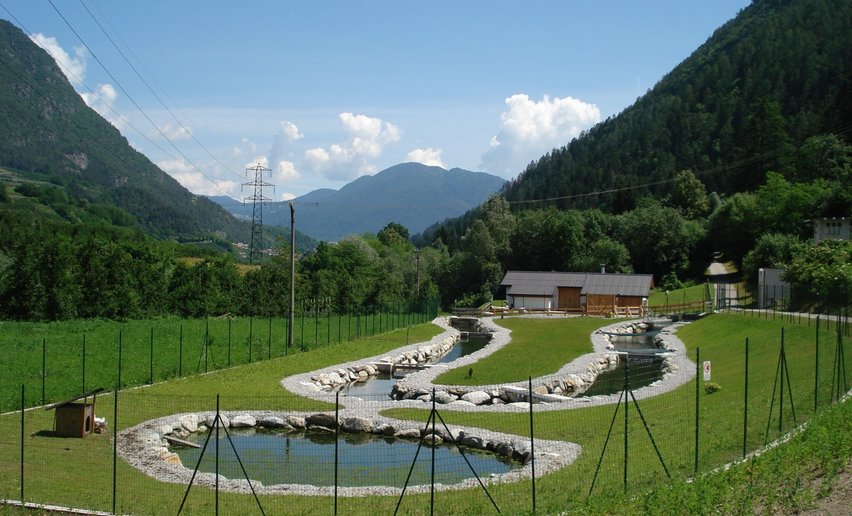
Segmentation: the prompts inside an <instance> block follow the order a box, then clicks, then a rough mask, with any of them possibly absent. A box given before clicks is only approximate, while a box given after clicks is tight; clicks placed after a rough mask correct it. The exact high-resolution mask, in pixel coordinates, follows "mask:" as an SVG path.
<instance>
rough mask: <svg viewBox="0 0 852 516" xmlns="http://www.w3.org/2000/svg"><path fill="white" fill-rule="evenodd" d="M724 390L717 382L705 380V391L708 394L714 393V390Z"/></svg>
mask: <svg viewBox="0 0 852 516" xmlns="http://www.w3.org/2000/svg"><path fill="white" fill-rule="evenodd" d="M721 390H722V386H721V385H719V384H718V383H716V382H705V383H704V392H706V393H707V394H713V393H714V392H719V391H721Z"/></svg>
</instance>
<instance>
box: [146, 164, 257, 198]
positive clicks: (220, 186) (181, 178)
mask: <svg viewBox="0 0 852 516" xmlns="http://www.w3.org/2000/svg"><path fill="white" fill-rule="evenodd" d="M157 166H158V167H160V169H162V170H163V171H164V172H165V173H167V174H168V175H170V176H172V177H173V178H175V179H176V180H177V182H178V183H180V184H181V185H183V187H184V188H186V189H187V190H189V191H190V192H192V193H194V194H196V195H226V194H230V195H231V196H232V197H235V198H236V196H237V195H238V192H239V189H240V185H239V184H237V183H236V182H235V181H230V180H221V179H215V178H214V179H212V180H211V179H208V178H207V177H205V176H204V174H202V173H201V172H200V171H198V170H196V169H195V167H193V166H192V165H190V164H189V163H187V162H186V161H184V160H182V159H176V160H165V161H159V162H157Z"/></svg>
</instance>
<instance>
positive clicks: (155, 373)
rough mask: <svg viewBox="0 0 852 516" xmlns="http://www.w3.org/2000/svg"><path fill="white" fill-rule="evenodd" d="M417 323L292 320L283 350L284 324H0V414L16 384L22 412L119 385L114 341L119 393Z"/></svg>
mask: <svg viewBox="0 0 852 516" xmlns="http://www.w3.org/2000/svg"><path fill="white" fill-rule="evenodd" d="M416 317H417V316H413V315H408V316H402V315H399V314H396V315H391V314H387V313H384V314H381V315H371V316H360V317H359V316H356V315H342V316H338V315H332V316H330V317H304V318H303V317H300V316H297V317H296V319H295V324H294V327H293V333H294V337H293V346H292V347H290V348H287V345H286V344H287V324H288V322H287V319H286V318H260V317H256V318H234V319H231V318H228V317H221V318H209V319H207V320H205V319H177V318H164V319H154V320H133V321H126V322H115V321H103V320H74V321H60V322H51V323H30V322H9V321H3V322H0V350H2V352H3V360H2V361H0V412H3V411H7V410H15V409H18V408H20V403H21V385H26V405H27V406H35V405H39V404H41V403H42V402H43V401H46V402H51V401H60V400H63V399H67V398H70V397H72V396H76V395H78V394H80V393H82V392H84V390H90V389H93V388H98V387H103V388H106V389H113V388H114V387H115V386H116V385H117V382H118V354H119V353H118V351H119V338H120V339H121V343H122V346H121V353H122V356H121V384H122V387H125V386H133V385H144V384H147V383H149V382H150V381H152V380H153V381H154V382H157V381H163V380H167V379H172V378H177V377H179V376H188V375H193V374H199V373H204V372H207V371H213V370H216V369H222V368H225V367H231V366H236V365H240V364H247V363H251V362H257V361H259V360H265V359H268V358H272V357H279V356H286V355H290V354H293V353H298V352H299V350H300V348H304V349H310V350H312V349H316V348H318V347H324V346H329V345H337V344H338V343H340V342H347V341H349V340H351V339H357V338H359V337H361V336H366V335H373V334H381V333H385V332H387V331H388V329H389V328H390V327H393V326H396V327H401V326H405V325H406V324H407V323H408V322H409V321H412V320H415V318H416ZM421 319H422V316H421ZM84 341H85V355H84V353H83V350H84V349H83V348H84V346H83V344H84ZM205 342H206V343H207V346H206V348H205V345H204V344H205ZM84 357H85V360H84ZM43 368H44V371H43V370H42V369H43ZM84 370H85V377H84ZM43 374H44V396H45V399H44V400H42V375H43Z"/></svg>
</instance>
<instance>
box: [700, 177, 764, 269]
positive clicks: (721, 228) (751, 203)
mask: <svg viewBox="0 0 852 516" xmlns="http://www.w3.org/2000/svg"><path fill="white" fill-rule="evenodd" d="M756 213H757V196H756V195H754V194H752V193H738V194H734V195H733V196H731V197H730V198H729V199H727V200H726V201H725V202H723V203H722V205H721V206H719V208H718V209H717V210H716V211H714V212H713V214H712V215H710V218H709V219H708V220H707V240H708V242H709V243H710V245H711V246H712V249H713V250H714V251H718V252H722V253H724V254H725V256H726V257H727V258H728V259H729V260H733V261H734V262H736V263H737V264H741V263H742V259H743V256H745V254H746V253H747V252H748V251H749V249H751V248H752V246H753V245H754V242H755V240H756V239H757V235H758V234H759V233H760V228H759V227H758V225H757V224H756V222H755V216H756Z"/></svg>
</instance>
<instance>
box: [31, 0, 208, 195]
mask: <svg viewBox="0 0 852 516" xmlns="http://www.w3.org/2000/svg"><path fill="white" fill-rule="evenodd" d="M47 2H48V3H49V4H50V6H51V7H53V10H54V11H56V14H58V15H59V17H60V18H62V21H63V22H65V25H67V26H68V28H69V29H70V30H71V32H73V33H74V35H75V36H77V39H79V40H80V43H82V44H83V46H84V47H86V50H88V51H89V53H90V54H91V55H92V57H93V58H94V59H95V61H97V62H98V64H99V65H100V66H101V68H103V70H104V72H106V74H107V75H109V77H110V79H112V80H113V82H115V84H116V85H117V86H118V87H119V89H121V91H122V93H124V94H125V95H126V96H127V98H128V100H130V102H131V103H132V104H133V105H134V106H135V107H136V109H137V110H138V111H139V112H140V113H142V116H144V117H145V119H146V120H148V122H149V123H150V124H151V126H152V127H153V128H154V129H155V130H156V131H157V132H158V133H159V134H160V136H162V137H163V139H165V140H166V141H168V142H169V144H170V145H171V146H172V148H173V149H174V150H175V151H177V153H178V154H180V155H181V157H182V158H183V159H184V160H185V161H186V163H188V164H189V165H190V166H191V167H192V168H193V169H195V170H196V171H197V172H198V173H199V174H201V175H202V176H204V177H205V178H206V179H207V180H208V181H210V183H211V184H213V185H214V186H215V187H216V188H217V189H218V190H220V191H223V190H221V188H220V187H219V185H218V184H217V183H216V182H215V181H214V180H213V179H211V178H210V177H208V176H207V174H205V173H204V172H203V171H202V170H201V169H200V168H199V167H198V166H197V165H196V164H195V163H194V162H193V161H192V160H191V159H189V157H187V156H186V154H184V153H183V151H181V150H180V149H179V148H178V146H177V145H175V143H174V142H173V141H172V140H171V139H170V138H169V137H168V136H166V134H165V133H164V132H163V130H162V129H161V128H160V127H159V126H158V125H157V124H156V123H154V121H153V120H152V119H151V117H150V116H148V113H147V112H146V111H145V110H144V109H142V106H140V105H139V104H138V103H137V102H136V100H135V99H134V98H133V96H132V95H130V93H129V92H128V91H127V90H126V89H125V88H124V86H122V85H121V82H119V81H118V79H117V78H116V77H115V76H114V75H113V74H112V72H110V70H109V68H107V66H106V65H105V64H104V63H103V62H102V61H101V60H100V58H99V57H98V56H97V54H95V52H94V51H93V50H92V49H91V47H89V45H88V44H87V43H86V41H85V40H84V39H83V37H82V36H80V34H79V33H78V32H77V30H76V29H75V28H74V26H73V25H71V23H70V22H69V21H68V19H67V18H66V17H65V15H63V14H62V12H61V11H60V10H59V8H57V7H56V4H54V3H53V0H47ZM223 192H224V191H223Z"/></svg>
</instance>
